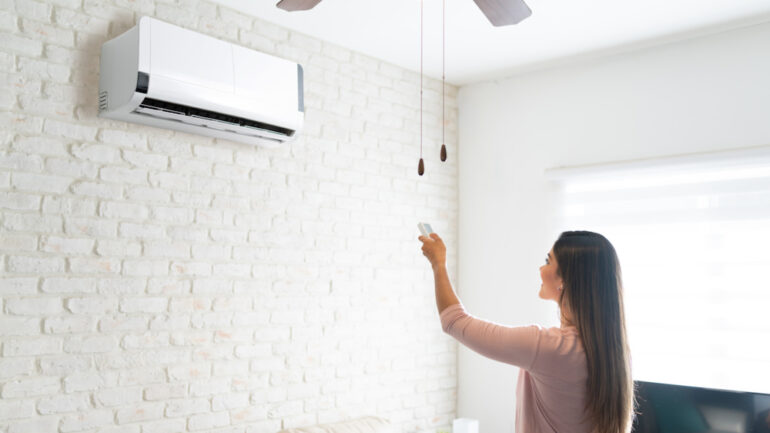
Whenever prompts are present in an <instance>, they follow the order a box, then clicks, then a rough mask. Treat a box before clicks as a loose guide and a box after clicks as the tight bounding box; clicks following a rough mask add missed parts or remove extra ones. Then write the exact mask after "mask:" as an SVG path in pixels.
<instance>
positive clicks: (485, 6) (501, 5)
mask: <svg viewBox="0 0 770 433" xmlns="http://www.w3.org/2000/svg"><path fill="white" fill-rule="evenodd" d="M473 1H474V2H476V5H477V6H478V7H479V9H481V12H484V15H486V17H487V19H489V22H491V23H492V25H493V26H495V27H499V26H507V25H511V24H518V23H519V22H521V21H522V20H524V19H525V18H527V17H529V16H530V15H532V10H531V9H530V8H529V6H527V4H526V3H524V0H473ZM318 3H321V0H281V1H279V2H278V4H276V6H277V7H278V8H280V9H283V10H285V11H289V12H292V11H306V10H309V9H313V8H314V7H315V6H316V5H317V4H318Z"/></svg>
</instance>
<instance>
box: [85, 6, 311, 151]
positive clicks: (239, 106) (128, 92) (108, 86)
mask: <svg viewBox="0 0 770 433" xmlns="http://www.w3.org/2000/svg"><path fill="white" fill-rule="evenodd" d="M100 73H101V76H100V87H99V104H100V106H99V109H100V111H99V115H100V116H102V117H107V118H111V119H116V120H124V121H128V122H136V123H142V124H147V125H152V126H157V127H165V128H170V129H175V130H179V131H185V132H191V133H197V134H202V135H209V136H214V137H218V138H226V139H230V140H234V141H239V142H244V143H252V144H260V145H265V144H271V143H272V144H275V143H280V142H287V141H291V140H293V139H294V138H296V135H297V133H298V132H299V131H300V130H301V129H302V125H303V122H304V107H303V102H302V99H303V95H302V86H303V83H302V80H303V77H302V75H303V74H302V67H301V66H300V65H298V64H297V63H294V62H290V61H287V60H283V59H279V58H276V57H273V56H270V55H267V54H264V53H259V52H256V51H253V50H250V49H248V48H244V47H240V46H238V45H234V44H231V43H228V42H224V41H220V40H218V39H215V38H212V37H209V36H206V35H201V34H198V33H196V32H193V31H190V30H186V29H183V28H180V27H176V26H173V25H171V24H167V23H164V22H161V21H158V20H155V19H153V18H149V17H142V18H141V19H140V20H139V23H138V25H137V26H136V27H134V28H133V29H131V30H129V31H128V32H126V33H125V34H124V35H122V36H119V37H117V38H115V39H113V40H112V41H108V42H106V43H105V44H104V45H103V47H102V61H101V70H100Z"/></svg>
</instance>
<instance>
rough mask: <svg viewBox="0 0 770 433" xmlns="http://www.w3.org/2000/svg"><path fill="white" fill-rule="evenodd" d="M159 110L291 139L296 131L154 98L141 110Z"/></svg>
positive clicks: (141, 111) (146, 102) (142, 106)
mask: <svg viewBox="0 0 770 433" xmlns="http://www.w3.org/2000/svg"><path fill="white" fill-rule="evenodd" d="M142 108H143V109H149V110H159V111H163V112H166V113H171V114H177V115H182V116H189V117H195V118H197V119H204V120H213V121H216V122H223V123H229V124H232V125H233V126H245V127H248V128H255V129H260V130H263V131H271V132H275V133H277V134H281V135H285V136H286V137H291V136H292V135H294V130H291V129H288V128H281V127H280V126H275V125H268V124H267V123H262V122H257V121H254V120H249V119H244V118H242V117H236V116H229V115H227V114H221V113H216V112H214V111H209V110H203V109H200V108H195V107H188V106H186V105H182V104H175V103H173V102H166V101H160V100H157V99H153V98H144V100H143V101H142V103H141V104H139V109H142ZM137 111H138V112H139V113H146V111H143V110H137Z"/></svg>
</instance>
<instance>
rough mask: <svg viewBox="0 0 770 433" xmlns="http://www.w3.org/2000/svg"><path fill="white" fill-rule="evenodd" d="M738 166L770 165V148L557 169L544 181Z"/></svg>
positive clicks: (547, 172) (546, 174) (547, 175)
mask: <svg viewBox="0 0 770 433" xmlns="http://www.w3.org/2000/svg"><path fill="white" fill-rule="evenodd" d="M735 163H743V164H745V163H770V146H758V147H749V148H743V149H737V150H723V151H716V152H707V153H695V154H686V155H676V156H665V157H659V158H647V159H637V160H630V161H619V162H609V163H600V164H590V165H580V166H567V167H555V168H549V169H546V170H545V178H546V179H547V180H550V181H557V182H558V181H565V180H569V179H575V178H581V177H594V176H601V175H605V174H611V173H617V172H619V171H635V172H641V171H645V170H659V169H669V168H688V167H690V166H693V165H698V166H699V168H701V169H702V168H706V167H709V166H714V165H724V164H735Z"/></svg>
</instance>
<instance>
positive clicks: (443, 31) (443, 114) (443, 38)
mask: <svg viewBox="0 0 770 433" xmlns="http://www.w3.org/2000/svg"><path fill="white" fill-rule="evenodd" d="M441 13H442V17H441V161H442V162H443V161H446V138H445V133H444V130H445V129H446V109H445V108H444V99H445V98H446V88H445V82H446V0H442V2H441Z"/></svg>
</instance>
